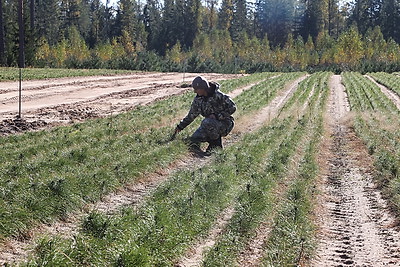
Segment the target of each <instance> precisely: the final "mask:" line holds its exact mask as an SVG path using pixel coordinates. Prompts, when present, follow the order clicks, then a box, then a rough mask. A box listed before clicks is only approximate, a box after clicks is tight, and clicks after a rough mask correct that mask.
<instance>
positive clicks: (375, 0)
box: [348, 0, 383, 34]
mask: <svg viewBox="0 0 400 267" xmlns="http://www.w3.org/2000/svg"><path fill="white" fill-rule="evenodd" d="M382 2H383V1H382V0H356V1H355V3H354V6H353V12H352V15H351V17H350V18H349V21H348V22H349V25H352V24H355V25H356V26H357V28H358V31H359V32H360V33H361V34H365V33H366V32H367V30H368V29H370V28H374V27H375V26H377V25H378V21H379V17H380V12H381V9H382Z"/></svg>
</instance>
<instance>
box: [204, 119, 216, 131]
mask: <svg viewBox="0 0 400 267" xmlns="http://www.w3.org/2000/svg"><path fill="white" fill-rule="evenodd" d="M201 127H203V128H204V129H209V128H213V127H215V119H211V118H205V119H204V120H203V121H202V122H201Z"/></svg>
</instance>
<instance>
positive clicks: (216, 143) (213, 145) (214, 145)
mask: <svg viewBox="0 0 400 267" xmlns="http://www.w3.org/2000/svg"><path fill="white" fill-rule="evenodd" d="M208 143H209V145H208V147H207V149H206V152H205V153H206V155H211V152H212V151H213V150H215V149H222V138H221V137H219V138H217V139H215V140H211V141H209V142H208Z"/></svg>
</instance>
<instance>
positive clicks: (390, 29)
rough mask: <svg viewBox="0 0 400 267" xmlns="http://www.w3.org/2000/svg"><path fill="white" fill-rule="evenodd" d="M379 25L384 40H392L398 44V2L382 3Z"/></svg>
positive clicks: (399, 13) (386, 1) (399, 12)
mask: <svg viewBox="0 0 400 267" xmlns="http://www.w3.org/2000/svg"><path fill="white" fill-rule="evenodd" d="M379 25H380V26H381V29H382V33H383V35H384V37H385V38H386V39H389V38H393V39H394V40H395V41H396V42H397V43H400V29H399V25H400V1H398V0H385V1H382V10H381V12H380V18H379Z"/></svg>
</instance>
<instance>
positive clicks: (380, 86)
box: [365, 75, 400, 109]
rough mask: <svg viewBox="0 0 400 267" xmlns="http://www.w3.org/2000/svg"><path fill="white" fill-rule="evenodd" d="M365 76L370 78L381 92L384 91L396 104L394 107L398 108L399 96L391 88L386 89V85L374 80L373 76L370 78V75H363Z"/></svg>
mask: <svg viewBox="0 0 400 267" xmlns="http://www.w3.org/2000/svg"><path fill="white" fill-rule="evenodd" d="M365 77H367V78H368V79H370V80H371V81H372V82H374V83H375V84H376V85H377V86H378V87H379V88H380V89H381V91H382V93H384V94H385V95H386V96H387V97H388V98H389V99H390V100H392V101H393V103H394V104H395V105H396V107H397V108H398V109H400V96H399V95H398V94H396V93H395V92H393V91H392V90H390V89H388V88H387V87H386V86H384V85H382V84H380V83H378V82H377V81H375V79H374V78H372V77H371V76H368V75H365Z"/></svg>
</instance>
